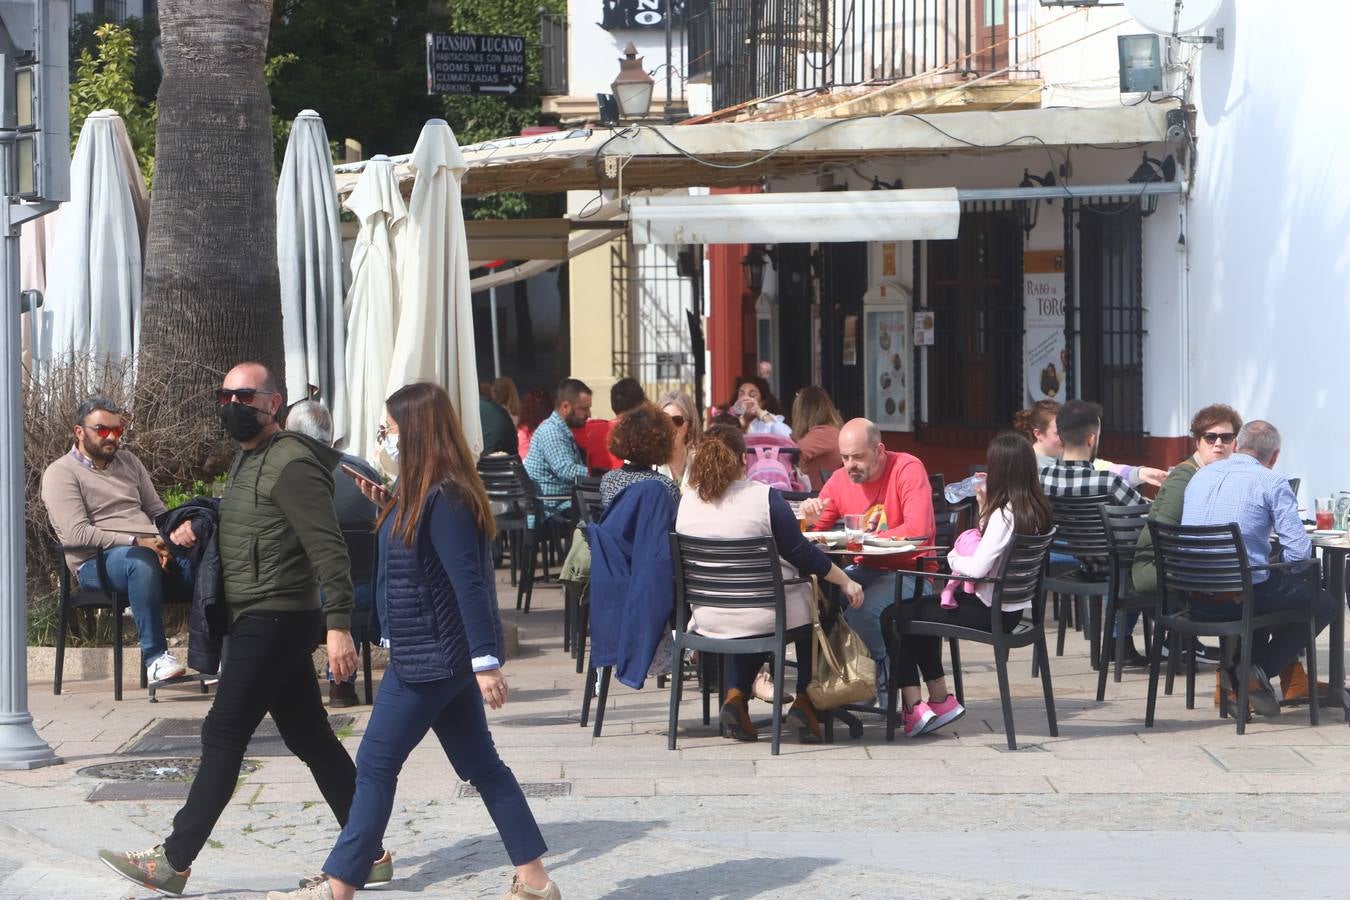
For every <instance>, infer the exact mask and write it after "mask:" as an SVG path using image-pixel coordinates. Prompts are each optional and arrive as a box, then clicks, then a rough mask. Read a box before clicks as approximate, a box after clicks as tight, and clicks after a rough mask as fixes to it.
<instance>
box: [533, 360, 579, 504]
mask: <svg viewBox="0 0 1350 900" xmlns="http://www.w3.org/2000/svg"><path fill="white" fill-rule="evenodd" d="M590 417H591V389H590V388H589V387H587V386H586V384H585V382H582V381H578V380H577V379H575V378H568V379H567V380H565V381H564V382H563V383H562V384H560V385H558V405H557V407H556V408H555V409H554V410H553V415H551V416H549V417H548V418H547V419H545V420H544V421H543V423H542V424H540V426H539V427H538V428H537V429H536V430H535V432H534V437H532V438H530V452H529V454H528V455H527V456H526V457H525V474H527V475H529V476H530V481H532V482H534V490H535V492H536V493H537V494H539V495H540V496H544V497H557V498H559V499H555V500H546V501H544V512H546V513H547V514H548V515H550V516H554V515H558V514H559V513H562V512H563V511H565V510H567V509H568V508H569V507H571V505H572V500H571V495H572V486H573V485H574V484H576V480H577V479H578V478H581V477H584V476H586V475H589V474H590V469H588V468H587V467H586V457H585V455H584V454H583V453H582V452H581V448H580V447H578V446H577V441H576V438H574V437H573V436H572V429H573V428H580V427H582V426H583V425H585V424H586V421H587V420H588V419H590ZM564 498H565V499H564Z"/></svg>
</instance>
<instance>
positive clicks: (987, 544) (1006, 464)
mask: <svg viewBox="0 0 1350 900" xmlns="http://www.w3.org/2000/svg"><path fill="white" fill-rule="evenodd" d="M988 463H989V478H988V480H987V481H986V482H985V486H984V491H983V493H981V494H980V520H979V530H980V542H979V545H978V546H976V547H975V549H974V550H973V551H971V552H970V553H969V554H964V553H960V552H958V551H956V550H953V551H952V552H951V553H949V554H947V564H948V565H949V566H950V567H951V570H952V574H954V575H968V576H970V577H971V578H988V577H990V576H992V575H994V574H995V573H997V572H998V568H999V564H1000V563H1002V561H1003V557H1004V554H1006V553H1007V552H1008V548H1009V547H1010V546H1011V545H1012V539H1013V535H1014V534H1045V533H1046V532H1048V531H1049V530H1050V528H1051V527H1052V525H1053V518H1054V517H1053V514H1052V512H1051V510H1050V501H1049V500H1047V499H1046V498H1045V491H1044V490H1042V489H1041V480H1040V475H1039V470H1038V468H1037V465H1036V454H1035V452H1034V451H1033V450H1032V449H1031V445H1030V444H1028V443H1027V442H1026V440H1024V439H1023V438H1022V437H1021V436H1020V435H1018V434H1016V433H1014V432H1005V433H1003V434H1000V435H998V436H997V437H995V438H994V439H993V440H992V441H990V442H989V451H988ZM955 597H956V601H957V604H956V606H955V607H954V608H944V607H943V606H942V599H941V597H940V596H939V595H938V594H932V595H929V596H924V597H919V598H917V599H915V600H914V601H913V602H909V603H902V604H900V605H899V606H897V607H896V613H897V614H898V615H899V616H901V617H902V618H904V619H907V620H910V621H925V622H945V623H950V624H952V625H962V626H965V627H968V628H979V629H981V630H984V631H988V630H989V624H990V623H989V606H990V604H991V603H992V602H993V598H994V586H993V585H992V584H990V583H988V582H979V583H977V584H976V585H975V591H974V593H966V592H964V591H958V592H957V593H956V595H955ZM1030 605H1031V604H1030V603H1029V602H1028V603H1022V604H1017V605H1015V606H1012V607H1008V606H1005V607H1003V622H1002V625H1003V630H1004V631H1005V632H1006V631H1010V630H1012V628H1013V627H1014V626H1016V625H1017V623H1018V622H1019V621H1020V620H1021V618H1022V613H1023V611H1024V610H1025V609H1026V608H1027V607H1028V606H1030ZM894 665H895V666H896V667H897V668H896V676H897V680H898V682H899V685H900V700H901V704H902V705H903V707H904V725H905V734H906V735H907V736H909V737H917V736H919V735H921V734H932V733H933V732H934V731H936V730H937V729H939V728H941V727H942V726H944V725H947V724H948V723H951V722H955V721H956V720H957V719H959V718H960V717H961V716H962V715H964V714H965V709H964V707H962V706H961V704H960V703H958V702H957V700H956V697H955V695H953V694H951V693H949V692H948V690H947V677H946V674H945V673H944V672H943V670H942V642H941V639H940V638H936V637H932V636H929V635H918V634H906V635H901V637H900V641H899V646H898V648H896V653H895V659H894ZM920 673H922V676H923V681H924V682H925V684H926V685H927V688H928V701H927V702H924V701H923V700H922V699H921V697H922V694H921V692H920V688H919V676H920Z"/></svg>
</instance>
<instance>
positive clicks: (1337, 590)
mask: <svg viewBox="0 0 1350 900" xmlns="http://www.w3.org/2000/svg"><path fill="white" fill-rule="evenodd" d="M1311 538H1312V544H1313V546H1314V547H1316V548H1317V549H1318V550H1321V551H1322V563H1323V571H1324V572H1326V585H1327V589H1328V590H1330V591H1331V593H1332V594H1333V595H1335V596H1336V597H1337V598H1338V603H1339V605H1338V607H1337V610H1338V613H1339V614H1338V615H1334V616H1332V617H1331V634H1330V635H1329V637H1330V644H1331V665H1330V667H1329V669H1328V672H1327V683H1328V684H1329V685H1330V688H1329V689H1328V693H1327V699H1326V701H1325V704H1324V705H1326V706H1339V707H1340V708H1341V709H1342V710H1344V711H1345V721H1346V722H1347V723H1348V724H1350V693H1347V692H1346V690H1345V606H1346V603H1347V602H1348V601H1350V597H1348V596H1347V594H1346V590H1347V585H1346V578H1345V567H1346V562H1347V560H1350V541H1347V540H1346V538H1345V537H1344V536H1341V537H1323V536H1319V535H1316V534H1314V535H1312V536H1311ZM1314 689H1315V688H1314Z"/></svg>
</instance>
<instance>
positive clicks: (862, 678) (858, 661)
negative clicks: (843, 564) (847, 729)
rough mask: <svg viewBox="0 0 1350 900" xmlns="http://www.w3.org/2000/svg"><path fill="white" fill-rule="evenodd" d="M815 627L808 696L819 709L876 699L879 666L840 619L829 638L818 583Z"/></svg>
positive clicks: (807, 687) (856, 636)
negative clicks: (823, 617) (823, 623)
mask: <svg viewBox="0 0 1350 900" xmlns="http://www.w3.org/2000/svg"><path fill="white" fill-rule="evenodd" d="M814 587H815V598H814V599H813V601H812V603H811V625H812V630H813V632H814V638H813V642H814V645H815V646H814V652H815V661H814V666H813V669H814V672H813V677H812V679H811V683H810V684H808V685H807V686H806V695H807V696H808V697H810V698H811V702H812V703H813V704H814V705H815V707H816V709H833V708H834V707H836V706H846V705H848V704H850V703H864V702H866V701H868V700H871V699H872V698H873V697H874V696H876V692H877V687H876V678H877V664H876V662H875V661H874V660H873V659H872V657H871V655H870V654H869V653H868V652H867V647H866V646H864V644H863V642H862V639H861V638H860V637H858V635H857V632H855V631H854V630H853V629H852V628H850V627H849V625H848V622H846V621H844V617H843V615H840V616H839V617H838V619H837V620H836V621H835V623H834V627H833V628H832V629H831V630H830V633H829V634H828V635H827V634H826V633H825V628H824V627H823V626H822V625H821V624H820V601H821V600H822V599H823V598H822V596H821V593H820V585H819V583H818V582H815V583H814Z"/></svg>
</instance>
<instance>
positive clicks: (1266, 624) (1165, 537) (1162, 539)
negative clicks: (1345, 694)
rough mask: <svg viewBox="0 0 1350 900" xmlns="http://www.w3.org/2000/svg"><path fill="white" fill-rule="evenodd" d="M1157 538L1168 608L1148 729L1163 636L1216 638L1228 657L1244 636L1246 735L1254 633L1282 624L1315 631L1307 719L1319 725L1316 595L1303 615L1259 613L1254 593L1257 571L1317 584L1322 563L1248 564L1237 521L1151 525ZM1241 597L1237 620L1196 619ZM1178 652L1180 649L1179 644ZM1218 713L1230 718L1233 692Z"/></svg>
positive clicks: (1241, 728)
mask: <svg viewBox="0 0 1350 900" xmlns="http://www.w3.org/2000/svg"><path fill="white" fill-rule="evenodd" d="M1148 529H1149V532H1150V533H1151V534H1152V536H1153V553H1154V559H1153V564H1154V565H1155V566H1156V567H1157V570H1158V591H1159V593H1160V594H1161V598H1162V605H1161V608H1160V611H1159V612H1158V616H1157V621H1156V622H1155V623H1154V639H1153V646H1152V648H1151V650H1150V652H1149V669H1148V707H1147V711H1146V713H1145V716H1144V725H1145V727H1148V728H1152V727H1153V714H1154V709H1155V707H1156V705H1157V700H1158V674H1159V669H1160V667H1161V664H1162V646H1163V641H1162V634H1163V632H1164V631H1167V632H1169V633H1176V634H1179V635H1181V636H1182V638H1183V639H1185V638H1187V637H1190V638H1196V637H1217V638H1219V640H1220V643H1221V644H1223V645H1224V653H1223V659H1224V662H1225V663H1227V662H1228V661H1230V660H1231V659H1232V641H1233V639H1235V638H1236V639H1237V640H1238V641H1239V644H1240V652H1239V657H1238V665H1237V672H1236V676H1237V682H1238V683H1237V709H1236V710H1235V713H1236V715H1234V718H1235V719H1236V720H1237V733H1238V734H1244V733H1245V732H1246V730H1247V696H1248V691H1247V683H1248V681H1249V679H1250V677H1251V665H1252V634H1253V632H1256V631H1259V630H1262V629H1267V628H1271V627H1274V626H1279V625H1306V626H1307V628H1308V647H1307V652H1308V665H1307V668H1308V684H1309V685H1310V686H1312V687H1313V689H1312V690H1310V691H1309V692H1308V719H1309V722H1310V723H1311V724H1312V725H1316V724H1317V721H1318V698H1317V694H1318V691H1317V690H1316V685H1317V621H1316V604H1317V591H1316V590H1312V591H1310V592H1309V601H1308V605H1307V607H1306V608H1305V609H1303V610H1282V611H1279V612H1271V613H1265V614H1261V615H1258V614H1257V613H1256V610H1255V605H1256V604H1255V599H1254V593H1253V591H1252V572H1254V571H1283V572H1289V573H1294V574H1299V575H1302V576H1303V577H1308V578H1309V579H1310V580H1311V581H1314V582H1315V581H1316V580H1317V576H1318V568H1317V563H1316V561H1315V560H1302V561H1299V562H1292V563H1272V564H1270V565H1268V566H1253V565H1251V564H1250V562H1249V561H1248V559H1247V548H1246V545H1245V544H1244V543H1243V541H1242V532H1241V531H1240V530H1239V529H1238V526H1237V525H1236V524H1232V523H1230V524H1228V525H1190V526H1187V525H1167V524H1165V523H1163V522H1149V523H1148ZM1231 599H1235V600H1237V602H1238V606H1239V607H1240V609H1241V611H1242V612H1241V616H1240V617H1239V618H1237V619H1229V620H1221V621H1213V620H1209V619H1204V618H1196V616H1195V615H1194V613H1195V607H1196V606H1198V605H1202V604H1204V603H1207V602H1208V603H1213V602H1216V601H1219V600H1222V601H1227V600H1231ZM1173 647H1175V644H1173ZM1219 715H1221V716H1225V717H1226V716H1227V715H1228V695H1227V692H1220V695H1219Z"/></svg>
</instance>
